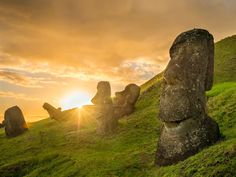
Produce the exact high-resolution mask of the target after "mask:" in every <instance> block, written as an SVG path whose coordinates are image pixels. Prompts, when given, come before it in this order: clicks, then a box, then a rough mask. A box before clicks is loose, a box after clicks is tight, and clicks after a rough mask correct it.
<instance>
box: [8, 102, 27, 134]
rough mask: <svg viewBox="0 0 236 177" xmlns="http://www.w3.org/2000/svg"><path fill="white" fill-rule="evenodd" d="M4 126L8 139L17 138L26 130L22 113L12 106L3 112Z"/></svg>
mask: <svg viewBox="0 0 236 177" xmlns="http://www.w3.org/2000/svg"><path fill="white" fill-rule="evenodd" d="M4 126H5V133H6V135H7V136H8V137H15V136H18V135H20V134H22V133H23V132H25V131H26V130H27V129H28V127H27V124H26V122H25V118H24V116H23V113H22V111H21V109H20V108H19V107H18V106H13V107H11V108H8V109H7V110H6V111H5V114H4Z"/></svg>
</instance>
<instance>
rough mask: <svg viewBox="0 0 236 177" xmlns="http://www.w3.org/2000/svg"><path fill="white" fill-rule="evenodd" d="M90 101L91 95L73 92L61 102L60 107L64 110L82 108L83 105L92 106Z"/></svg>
mask: <svg viewBox="0 0 236 177" xmlns="http://www.w3.org/2000/svg"><path fill="white" fill-rule="evenodd" d="M90 99H91V98H90V96H89V94H88V93H86V92H84V91H73V92H70V93H69V94H67V95H65V96H64V97H63V98H62V99H61V100H60V106H61V108H62V109H63V110H66V109H71V108H81V107H82V106H83V105H86V104H91V102H90Z"/></svg>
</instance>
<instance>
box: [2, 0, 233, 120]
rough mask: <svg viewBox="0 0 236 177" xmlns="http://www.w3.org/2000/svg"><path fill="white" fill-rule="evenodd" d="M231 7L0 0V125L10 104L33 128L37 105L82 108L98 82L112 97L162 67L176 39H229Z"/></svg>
mask: <svg viewBox="0 0 236 177" xmlns="http://www.w3.org/2000/svg"><path fill="white" fill-rule="evenodd" d="M235 8H236V1H235V0H207V1H206V0H178V1H174V0H0V119H1V117H2V116H3V114H4V111H5V109H7V108H8V107H10V106H13V105H19V106H20V107H21V108H22V110H23V111H24V113H25V116H26V119H27V120H28V121H34V120H37V119H41V118H45V117H46V116H47V114H46V112H45V111H44V110H43V109H42V108H41V107H42V104H43V102H45V101H47V102H49V103H52V104H53V105H55V106H62V107H63V108H68V104H69V103H68V101H69V102H70V99H72V100H71V101H72V102H76V100H80V101H79V102H80V104H81V103H87V102H88V100H89V99H90V97H92V96H93V95H94V94H95V92H96V84H97V82H98V81H100V80H108V81H110V83H111V86H112V90H113V92H114V91H119V90H121V89H123V88H124V87H125V85H126V84H128V83H131V82H133V83H137V84H142V83H143V82H145V81H146V80H148V79H150V78H152V77H153V76H154V75H155V74H157V73H159V72H160V71H162V70H163V69H164V68H165V66H166V64H167V62H168V60H169V55H168V49H169V48H170V46H171V43H172V41H173V40H174V38H175V37H176V36H177V35H178V34H179V33H181V32H183V31H186V30H189V29H192V28H205V29H208V30H209V31H210V32H211V33H212V34H213V35H214V37H215V41H218V40H220V39H222V38H224V37H227V36H231V35H233V34H235V33H236V23H235V17H236V10H235ZM71 97H72V98H71ZM63 100H64V101H63ZM66 103H68V104H67V105H66ZM63 104H64V105H63ZM66 106H67V107H66Z"/></svg>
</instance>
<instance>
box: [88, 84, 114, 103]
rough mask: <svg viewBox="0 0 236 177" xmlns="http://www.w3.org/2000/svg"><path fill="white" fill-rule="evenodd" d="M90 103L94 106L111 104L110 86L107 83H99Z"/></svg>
mask: <svg viewBox="0 0 236 177" xmlns="http://www.w3.org/2000/svg"><path fill="white" fill-rule="evenodd" d="M91 102H92V103H93V104H95V105H102V104H112V101H111V86H110V83H109V82H107V81H100V82H99V83H98V85H97V93H96V95H95V96H94V97H93V98H92V100H91Z"/></svg>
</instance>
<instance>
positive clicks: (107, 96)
mask: <svg viewBox="0 0 236 177" xmlns="http://www.w3.org/2000/svg"><path fill="white" fill-rule="evenodd" d="M91 102H92V103H93V104H94V106H95V109H96V114H97V115H96V119H97V122H98V128H97V132H98V133H99V134H102V135H104V134H109V133H112V132H113V131H114V130H115V129H116V127H117V125H118V121H117V119H116V118H115V116H114V109H113V103H112V99H111V86H110V83H109V82H107V81H100V82H99V83H98V85H97V93H96V95H95V96H94V97H93V99H92V100H91Z"/></svg>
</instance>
